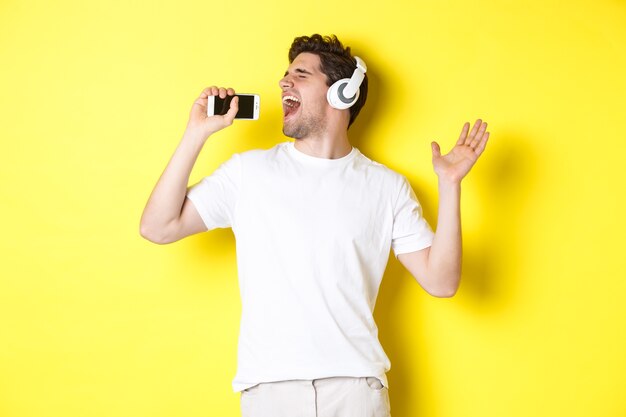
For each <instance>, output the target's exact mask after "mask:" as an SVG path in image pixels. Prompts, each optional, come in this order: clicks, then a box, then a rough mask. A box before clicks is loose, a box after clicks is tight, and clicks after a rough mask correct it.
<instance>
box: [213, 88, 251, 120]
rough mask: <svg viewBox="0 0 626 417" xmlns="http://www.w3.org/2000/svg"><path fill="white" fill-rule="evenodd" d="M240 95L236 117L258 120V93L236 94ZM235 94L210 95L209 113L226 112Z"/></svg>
mask: <svg viewBox="0 0 626 417" xmlns="http://www.w3.org/2000/svg"><path fill="white" fill-rule="evenodd" d="M236 96H237V97H239V111H237V114H236V115H235V119H244V120H257V119H258V118H259V108H260V97H259V95H258V94H236ZM233 97H234V96H226V98H220V97H219V96H209V101H208V104H207V115H208V116H214V115H216V114H226V112H227V111H228V109H229V108H230V101H231V100H232V99H233Z"/></svg>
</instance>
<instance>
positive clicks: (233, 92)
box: [226, 88, 235, 96]
mask: <svg viewBox="0 0 626 417" xmlns="http://www.w3.org/2000/svg"><path fill="white" fill-rule="evenodd" d="M226 94H228V95H229V96H234V95H235V90H233V89H232V88H227V89H226Z"/></svg>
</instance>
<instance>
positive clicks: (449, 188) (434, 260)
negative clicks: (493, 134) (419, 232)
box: [398, 119, 489, 297]
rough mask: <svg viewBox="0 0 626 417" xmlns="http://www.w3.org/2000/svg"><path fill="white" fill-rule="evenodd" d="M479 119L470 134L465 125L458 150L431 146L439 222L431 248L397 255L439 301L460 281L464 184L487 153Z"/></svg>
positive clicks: (453, 289)
mask: <svg viewBox="0 0 626 417" xmlns="http://www.w3.org/2000/svg"><path fill="white" fill-rule="evenodd" d="M486 129H487V123H483V122H482V121H481V120H480V119H478V120H477V121H476V124H475V125H474V127H473V128H472V132H471V133H470V134H469V136H468V134H467V132H468V130H469V123H465V124H464V125H463V129H462V131H461V136H460V137H459V140H458V141H457V143H456V146H455V147H454V148H453V149H452V151H450V153H448V154H447V155H443V156H442V155H441V152H440V149H439V145H438V144H437V143H436V142H433V143H432V151H433V166H434V168H435V172H436V173H437V176H438V177H439V218H438V221H437V229H436V232H435V237H434V240H433V244H432V246H431V247H430V248H426V249H423V250H420V251H416V252H411V253H405V254H401V255H398V260H399V261H400V263H402V265H404V267H405V268H406V269H407V270H408V271H409V272H411V274H412V275H413V276H414V277H415V279H416V280H417V281H418V282H419V283H420V285H421V286H422V287H423V288H424V289H425V290H426V291H427V292H428V293H429V294H431V295H434V296H436V297H452V296H453V295H454V294H455V293H456V291H457V289H458V288H459V284H460V281H461V255H462V245H461V209H460V206H461V204H460V201H461V180H462V179H463V178H464V177H465V176H466V175H467V173H468V172H469V171H470V169H471V168H472V167H473V166H474V164H475V163H476V161H477V160H478V157H479V156H480V155H481V154H482V153H483V151H484V150H485V146H486V145H487V139H488V138H489V132H486V133H485V130H486Z"/></svg>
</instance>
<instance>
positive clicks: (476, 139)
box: [470, 122, 487, 149]
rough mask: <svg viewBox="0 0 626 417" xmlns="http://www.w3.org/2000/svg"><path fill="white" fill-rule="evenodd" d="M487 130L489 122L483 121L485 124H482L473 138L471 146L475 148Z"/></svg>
mask: <svg viewBox="0 0 626 417" xmlns="http://www.w3.org/2000/svg"><path fill="white" fill-rule="evenodd" d="M486 130H487V122H483V124H482V125H481V126H480V129H478V133H477V134H476V136H475V137H474V139H473V140H472V143H470V148H472V149H474V148H476V147H477V146H478V144H479V143H480V140H481V139H482V137H483V135H484V133H485V131H486Z"/></svg>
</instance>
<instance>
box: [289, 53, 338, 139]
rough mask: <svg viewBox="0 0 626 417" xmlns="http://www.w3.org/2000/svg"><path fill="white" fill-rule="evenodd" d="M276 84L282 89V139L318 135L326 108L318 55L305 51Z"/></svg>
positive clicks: (323, 82)
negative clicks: (283, 136) (284, 137)
mask: <svg viewBox="0 0 626 417" xmlns="http://www.w3.org/2000/svg"><path fill="white" fill-rule="evenodd" d="M278 85H279V86H280V88H281V90H282V100H283V133H284V134H285V136H288V137H291V138H294V139H304V138H306V137H309V136H314V135H316V134H320V133H322V132H323V131H324V130H325V129H326V112H327V111H328V108H329V105H328V102H327V100H326V91H327V90H328V85H326V75H325V74H324V73H322V72H321V70H320V58H319V56H317V55H315V54H311V53H308V52H303V53H301V54H300V55H298V56H297V57H296V59H294V60H293V62H292V63H291V64H290V65H289V67H288V68H287V72H285V76H284V77H283V78H282V79H281V80H280V81H279V83H278Z"/></svg>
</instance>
